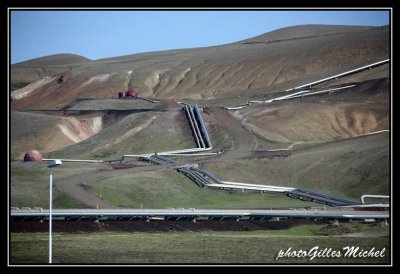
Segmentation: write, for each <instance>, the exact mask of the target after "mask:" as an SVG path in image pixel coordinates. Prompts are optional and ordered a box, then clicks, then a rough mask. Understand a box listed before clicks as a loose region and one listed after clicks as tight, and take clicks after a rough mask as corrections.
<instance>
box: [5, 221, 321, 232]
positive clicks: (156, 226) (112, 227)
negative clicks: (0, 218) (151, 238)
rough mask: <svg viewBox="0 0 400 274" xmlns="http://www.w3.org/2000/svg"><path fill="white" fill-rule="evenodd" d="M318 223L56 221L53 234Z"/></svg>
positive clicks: (40, 228)
mask: <svg viewBox="0 0 400 274" xmlns="http://www.w3.org/2000/svg"><path fill="white" fill-rule="evenodd" d="M315 223H316V222H315V221H311V220H300V219H290V220H281V221H278V222H273V221H248V220H246V221H202V220H200V221H197V222H196V223H193V222H191V221H160V220H152V221H150V222H146V221H104V222H103V221H101V222H99V223H96V222H92V221H79V222H77V221H53V232H56V233H60V232H62V233H65V232H68V233H74V232H75V233H76V232H100V231H125V232H152V231H164V232H167V231H254V230H280V229H288V228H290V227H293V226H296V225H301V224H315ZM10 231H11V232H47V231H48V223H47V222H39V221H26V222H10Z"/></svg>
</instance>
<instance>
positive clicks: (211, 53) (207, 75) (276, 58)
mask: <svg viewBox="0 0 400 274" xmlns="http://www.w3.org/2000/svg"><path fill="white" fill-rule="evenodd" d="M299 28H300V30H301V31H300V34H304V35H308V34H313V33H314V35H312V36H310V37H308V38H306V39H297V40H296V39H294V40H293V39H292V40H289V39H287V40H282V41H280V42H277V43H271V44H268V43H253V44H243V43H240V44H230V45H222V46H215V47H205V48H194V49H185V50H175V51H174V50H172V51H165V52H155V53H144V54H135V55H129V56H123V57H117V58H109V59H103V60H97V61H93V62H86V63H81V64H79V65H76V64H68V65H65V64H64V65H62V66H61V64H60V65H57V66H49V67H47V68H46V67H43V68H41V71H42V75H44V74H46V75H49V74H50V76H52V75H55V74H60V73H63V75H64V80H65V81H64V83H63V84H58V83H57V81H56V79H54V80H53V81H52V82H50V83H47V84H46V85H44V86H41V87H40V88H38V89H35V90H34V91H32V92H31V93H29V96H26V97H24V98H21V99H19V100H18V101H15V102H13V103H12V109H15V110H23V109H41V108H53V109H56V108H57V107H58V108H62V107H63V106H65V105H67V104H70V103H71V102H73V101H74V100H76V99H78V98H117V94H118V92H120V91H123V90H126V89H127V88H129V87H133V88H136V89H137V90H138V91H139V94H140V95H141V96H147V97H154V98H169V99H182V98H189V99H212V98H224V97H238V96H243V95H245V96H250V95H252V94H254V93H257V92H258V93H260V92H262V93H264V94H267V93H271V92H277V91H282V90H284V89H285V88H290V87H293V86H294V85H296V84H297V85H298V84H302V83H305V82H309V81H312V80H315V79H320V78H323V77H326V76H329V75H332V74H335V73H340V72H342V71H345V70H349V69H352V68H355V67H358V66H362V65H365V64H368V63H372V62H376V61H379V60H383V59H387V58H388V56H389V29H388V27H382V28H381V27H376V28H357V27H350V28H346V27H332V31H331V32H334V33H337V32H338V31H340V32H341V33H338V34H335V35H328V36H327V35H325V36H324V35H319V34H321V33H331V32H328V31H327V30H326V28H327V27H324V28H321V27H319V28H316V27H315V26H303V27H293V28H285V29H283V30H280V31H279V30H278V31H275V32H272V33H270V34H266V35H265V37H269V35H271V37H287V36H288V35H289V33H290V34H291V33H293V35H294V37H297V36H296V32H297V31H298V30H299ZM321 29H324V31H322V30H321ZM300 34H299V35H300ZM349 60H351V62H349ZM20 69H21V68H19V67H18V66H12V71H11V73H12V82H13V81H14V80H15V79H16V76H14V77H13V74H16V73H17V72H18V74H21V72H20V71H19V70H20ZM23 69H24V68H23ZM46 69H47V70H46ZM35 70H36V71H40V69H38V68H37V69H35ZM29 73H31V72H29ZM29 73H27V74H29ZM37 74H40V72H37ZM28 78H29V79H31V77H28ZM19 81H22V80H21V79H20V80H19Z"/></svg>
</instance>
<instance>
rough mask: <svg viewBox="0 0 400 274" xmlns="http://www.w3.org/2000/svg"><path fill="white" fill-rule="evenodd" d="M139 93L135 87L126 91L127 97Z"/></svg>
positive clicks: (135, 95)
mask: <svg viewBox="0 0 400 274" xmlns="http://www.w3.org/2000/svg"><path fill="white" fill-rule="evenodd" d="M138 95H139V93H138V92H137V91H136V90H134V89H133V88H130V89H129V90H128V91H127V92H125V96H126V97H137V96H138Z"/></svg>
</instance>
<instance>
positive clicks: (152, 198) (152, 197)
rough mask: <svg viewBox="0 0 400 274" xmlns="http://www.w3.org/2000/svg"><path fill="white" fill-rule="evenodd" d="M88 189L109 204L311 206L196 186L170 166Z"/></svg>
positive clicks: (187, 206) (164, 206) (266, 195)
mask: <svg viewBox="0 0 400 274" xmlns="http://www.w3.org/2000/svg"><path fill="white" fill-rule="evenodd" d="M88 189H89V190H90V191H92V192H93V193H96V195H97V196H99V195H100V194H102V196H103V197H104V200H105V201H106V202H108V203H111V204H114V205H117V206H122V207H132V208H140V206H141V204H142V205H143V207H144V208H166V207H185V208H190V207H195V208H264V207H291V206H292V207H294V206H306V205H312V203H305V202H302V201H298V200H294V199H291V198H287V197H286V196H284V195H272V194H264V193H263V194H260V193H257V192H245V193H241V192H239V191H235V192H227V191H220V190H212V189H207V188H199V187H198V186H196V184H195V183H194V182H192V181H191V180H189V179H188V178H186V177H185V176H183V175H181V174H179V173H178V172H175V171H173V170H169V169H163V170H159V171H152V172H132V173H129V174H126V175H122V176H119V177H114V178H112V179H107V180H103V181H99V182H95V183H90V184H89V185H88Z"/></svg>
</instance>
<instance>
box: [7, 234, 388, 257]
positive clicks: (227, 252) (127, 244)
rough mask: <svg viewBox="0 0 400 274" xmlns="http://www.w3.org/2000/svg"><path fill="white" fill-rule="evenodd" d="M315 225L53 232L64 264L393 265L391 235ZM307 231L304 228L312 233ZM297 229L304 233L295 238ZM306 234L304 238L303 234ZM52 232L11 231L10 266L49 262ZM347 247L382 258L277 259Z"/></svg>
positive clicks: (54, 241)
mask: <svg viewBox="0 0 400 274" xmlns="http://www.w3.org/2000/svg"><path fill="white" fill-rule="evenodd" d="M314 229H315V228H311V229H304V228H294V229H291V230H286V231H284V232H281V233H282V234H281V235H277V234H279V233H278V232H277V231H256V232H255V231H253V232H168V233H145V232H140V233H136V232H134V233H114V232H99V233H85V234H59V233H55V234H54V236H53V262H54V263H63V264H96V263H105V264H115V263H128V264H158V263H161V264H163V263H184V264H185V263H189V264H210V263H220V264H253V263H257V264H276V263H278V264H279V263H281V264H299V263H300V264H303V263H306V264H308V263H313V264H324V263H334V264H349V263H353V264H388V263H389V261H390V249H389V238H388V237H376V238H374V237H367V238H352V237H329V236H310V234H313V232H311V231H312V230H314ZM307 230H308V232H305V231H307ZM294 233H297V234H299V235H296V236H291V235H292V234H294ZM301 234H303V235H304V236H300V235H301ZM47 244H48V238H47V233H12V234H11V250H10V251H11V252H10V262H11V264H23V263H36V264H45V263H46V262H47V258H48V257H47V256H48V255H47V254H48V253H47V248H48V245H47ZM315 246H318V247H319V249H320V250H323V249H324V248H332V249H333V250H342V248H343V247H345V246H358V247H360V249H364V250H369V249H371V248H373V247H375V249H376V250H382V249H383V248H385V253H384V254H385V256H384V257H383V258H343V257H342V258H318V257H317V258H315V259H314V260H312V261H310V260H308V259H307V258H300V259H299V258H280V259H279V260H278V261H276V260H275V258H276V257H277V255H278V252H279V251H280V250H284V251H285V250H287V249H288V248H289V247H291V248H292V250H300V249H302V250H310V249H311V248H313V247H315Z"/></svg>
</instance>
